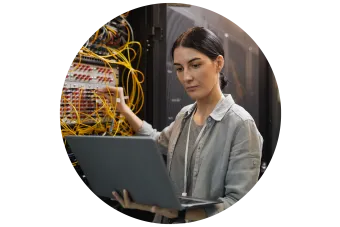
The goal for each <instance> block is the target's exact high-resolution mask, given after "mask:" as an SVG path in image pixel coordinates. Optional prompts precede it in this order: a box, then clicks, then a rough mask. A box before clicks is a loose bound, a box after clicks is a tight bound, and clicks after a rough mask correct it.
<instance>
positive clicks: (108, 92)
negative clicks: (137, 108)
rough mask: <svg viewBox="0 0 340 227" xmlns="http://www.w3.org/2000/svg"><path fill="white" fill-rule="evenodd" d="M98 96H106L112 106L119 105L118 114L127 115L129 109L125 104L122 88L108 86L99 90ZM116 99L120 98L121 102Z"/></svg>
mask: <svg viewBox="0 0 340 227" xmlns="http://www.w3.org/2000/svg"><path fill="white" fill-rule="evenodd" d="M117 93H118V94H117ZM97 94H98V95H100V96H104V97H105V98H106V99H107V100H108V101H109V102H110V103H111V104H112V105H116V103H117V107H116V108H117V112H120V113H125V112H126V111H127V110H128V109H129V107H128V105H126V103H125V99H124V92H123V88H122V87H112V86H108V87H103V88H98V89H97ZM116 97H117V98H119V100H116Z"/></svg>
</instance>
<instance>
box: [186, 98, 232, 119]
mask: <svg viewBox="0 0 340 227" xmlns="http://www.w3.org/2000/svg"><path fill="white" fill-rule="evenodd" d="M223 96H224V98H223V99H221V100H220V101H219V102H218V103H217V104H216V106H215V108H214V110H213V111H212V112H211V114H210V115H209V116H210V117H211V118H213V119H214V120H215V121H221V120H222V118H223V117H224V115H225V114H226V113H227V111H228V110H229V109H230V107H231V106H232V105H233V104H234V103H235V102H234V99H233V98H232V97H231V95H230V94H223ZM196 106H197V103H196V102H195V103H194V104H193V105H192V106H191V107H190V108H189V109H188V110H187V111H186V112H185V114H184V118H188V117H189V116H191V114H192V112H193V111H194V110H195V109H196Z"/></svg>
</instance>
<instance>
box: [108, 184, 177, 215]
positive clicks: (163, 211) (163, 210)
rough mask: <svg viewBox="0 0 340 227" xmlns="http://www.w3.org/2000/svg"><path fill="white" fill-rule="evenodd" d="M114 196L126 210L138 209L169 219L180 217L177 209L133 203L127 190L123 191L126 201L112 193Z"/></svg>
mask: <svg viewBox="0 0 340 227" xmlns="http://www.w3.org/2000/svg"><path fill="white" fill-rule="evenodd" d="M112 194H113V196H114V197H115V198H116V200H117V201H118V202H119V203H120V205H121V206H122V207H123V208H125V209H137V210H144V211H149V212H152V213H155V214H159V215H162V216H164V217H167V218H177V217H178V210H175V209H167V208H160V207H157V206H150V205H144V204H138V203H134V202H132V201H131V200H130V198H129V195H128V192H127V191H126V190H125V189H124V190H123V197H124V199H122V198H121V197H120V196H119V195H118V193H116V192H112Z"/></svg>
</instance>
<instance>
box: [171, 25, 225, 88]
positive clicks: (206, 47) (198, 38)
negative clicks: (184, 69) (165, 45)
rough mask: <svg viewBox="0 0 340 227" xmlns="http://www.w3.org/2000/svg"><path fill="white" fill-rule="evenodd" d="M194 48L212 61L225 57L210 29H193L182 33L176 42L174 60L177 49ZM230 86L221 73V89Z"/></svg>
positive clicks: (219, 42)
mask: <svg viewBox="0 0 340 227" xmlns="http://www.w3.org/2000/svg"><path fill="white" fill-rule="evenodd" d="M179 46H182V47H187V48H193V49H195V50H197V51H199V52H201V53H203V54H205V55H206V56H208V57H209V58H210V59H211V60H213V61H214V60H215V59H216V58H217V57H218V55H222V56H223V57H224V49H223V45H222V43H221V41H220V40H219V38H218V37H217V36H216V35H215V34H214V33H213V32H212V31H210V30H209V29H206V28H203V27H193V28H190V29H188V30H187V31H186V32H184V33H182V34H181V35H180V36H179V37H178V38H177V39H176V41H175V42H174V44H173V46H172V48H171V57H172V59H174V51H175V49H176V48H177V47H179ZM227 84H228V79H227V78H226V77H225V76H224V74H223V73H222V72H220V87H221V89H223V88H224V87H225V86H226V85H227Z"/></svg>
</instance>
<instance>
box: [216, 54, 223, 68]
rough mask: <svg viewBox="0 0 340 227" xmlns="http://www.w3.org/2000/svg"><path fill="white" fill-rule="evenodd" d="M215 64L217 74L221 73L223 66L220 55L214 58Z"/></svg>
mask: <svg viewBox="0 0 340 227" xmlns="http://www.w3.org/2000/svg"><path fill="white" fill-rule="evenodd" d="M215 61H216V63H217V72H221V70H222V68H223V66H224V58H223V56H222V55H218V56H217V58H216V60H215Z"/></svg>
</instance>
